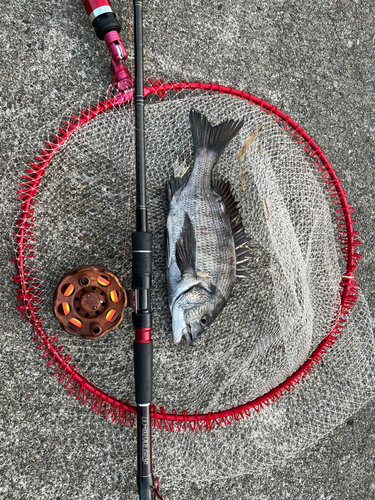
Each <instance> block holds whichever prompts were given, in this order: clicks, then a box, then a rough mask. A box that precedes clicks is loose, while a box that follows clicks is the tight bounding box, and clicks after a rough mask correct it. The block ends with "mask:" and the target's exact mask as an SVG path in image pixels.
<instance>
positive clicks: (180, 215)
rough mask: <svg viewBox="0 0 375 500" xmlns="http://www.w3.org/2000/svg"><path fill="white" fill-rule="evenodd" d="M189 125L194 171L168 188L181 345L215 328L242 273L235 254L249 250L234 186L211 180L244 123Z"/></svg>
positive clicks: (172, 301) (173, 298) (171, 272)
mask: <svg viewBox="0 0 375 500" xmlns="http://www.w3.org/2000/svg"><path fill="white" fill-rule="evenodd" d="M190 122H191V129H192V134H193V139H194V145H195V160H194V167H193V170H192V173H191V175H190V178H189V179H188V178H187V174H185V176H184V177H183V178H180V179H174V180H172V181H171V182H170V183H168V184H167V192H168V194H169V196H168V197H169V201H170V205H169V214H168V219H167V229H166V254H167V278H168V289H169V307H170V311H171V314H172V328H173V341H174V342H175V343H178V342H180V340H181V338H182V337H183V336H184V337H185V339H186V341H187V343H188V345H191V343H192V342H193V340H195V338H196V337H197V335H198V334H199V333H201V332H202V331H203V330H204V329H206V328H207V327H208V326H209V325H211V324H212V322H213V321H214V320H215V318H216V317H217V316H218V314H219V313H220V312H221V310H222V309H223V307H224V306H225V305H226V303H227V302H228V300H229V297H230V295H231V292H232V289H233V285H234V283H235V280H236V274H237V269H238V257H237V255H236V254H238V252H239V251H240V253H241V250H240V247H241V246H242V247H244V246H245V245H244V244H243V243H245V235H244V231H243V227H242V223H241V222H240V220H239V215H238V210H237V209H236V203H234V200H233V197H232V194H231V190H230V187H229V184H228V183H226V182H224V181H215V180H214V179H213V177H212V170H213V167H214V165H215V163H216V162H217V160H218V158H219V156H220V154H221V152H222V150H223V149H224V147H225V146H226V145H227V144H228V142H229V141H230V140H231V139H232V138H233V137H234V136H235V135H236V134H237V132H238V130H239V129H240V128H241V126H242V122H234V121H233V120H230V121H227V122H224V123H222V124H220V125H217V126H216V127H212V126H211V125H210V124H209V122H208V121H207V119H206V118H205V117H203V116H202V115H200V114H199V113H197V112H196V111H192V112H191V113H190ZM220 190H221V191H222V192H220ZM223 192H224V193H223ZM228 204H229V205H231V206H230V207H229V211H228V207H227V205H228ZM231 207H232V208H231ZM230 211H231V215H232V217H231V216H230ZM234 229H237V231H236V232H237V237H235V236H234V234H233V230H234ZM239 241H240V242H242V245H241V244H239ZM236 247H237V248H236ZM246 252H247V250H246V251H245V252H243V251H242V254H243V255H244V253H246ZM243 255H242V256H243Z"/></svg>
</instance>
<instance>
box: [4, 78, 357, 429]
mask: <svg viewBox="0 0 375 500" xmlns="http://www.w3.org/2000/svg"><path fill="white" fill-rule="evenodd" d="M150 84H151V86H150V87H145V96H147V95H157V96H159V97H160V98H161V99H162V98H163V97H164V96H165V95H166V94H167V92H173V91H174V92H176V93H177V92H180V91H182V90H185V89H187V90H191V91H193V90H197V89H198V90H202V91H207V92H219V93H222V94H229V95H231V96H233V97H237V98H240V99H243V100H248V101H249V102H250V103H251V104H252V105H255V106H258V107H259V109H260V110H261V111H263V112H265V113H267V114H268V115H272V116H273V117H274V119H275V121H276V123H279V124H280V125H281V126H283V127H284V130H286V131H288V132H290V134H291V136H292V137H294V138H295V139H296V141H297V143H298V144H300V145H301V147H302V148H303V150H304V151H305V152H306V153H307V154H308V156H309V157H310V158H311V159H312V160H313V164H314V165H315V166H316V167H317V169H318V171H319V172H320V173H321V176H322V178H323V180H324V182H325V184H326V187H327V190H328V193H329V196H330V198H331V200H332V202H333V204H334V205H335V213H336V224H337V228H338V239H339V244H340V246H341V251H342V254H343V257H344V260H345V262H346V270H345V274H344V275H343V277H342V280H341V283H340V294H341V307H340V311H339V315H338V317H337V319H336V321H335V323H334V325H333V326H332V328H331V330H330V331H329V333H328V334H327V336H326V337H325V338H324V340H323V341H322V342H321V343H320V344H319V345H318V347H317V348H316V349H315V351H314V352H313V353H312V354H311V356H310V357H309V359H308V360H307V361H306V362H305V363H304V364H303V365H301V366H300V367H299V368H298V369H297V370H296V371H295V372H294V373H293V375H291V376H290V377H288V378H287V379H286V380H285V381H284V382H282V383H281V384H279V385H278V386H277V387H275V388H274V389H272V390H271V391H269V392H268V393H266V394H264V395H262V396H260V397H258V398H256V399H254V400H252V401H248V402H246V403H244V404H242V405H239V406H236V407H233V408H229V409H227V410H222V411H217V412H214V411H213V412H210V413H205V414H198V413H197V412H194V413H193V414H191V413H190V414H189V413H188V412H187V411H185V410H183V411H182V412H181V413H180V414H179V413H177V411H176V410H173V411H172V412H171V413H167V412H166V411H165V409H164V408H163V407H160V408H159V409H158V410H157V408H156V406H155V405H152V408H151V416H152V419H153V425H154V428H156V427H158V428H159V429H161V428H164V429H165V430H170V431H171V432H173V431H174V430H177V431H178V432H180V431H182V430H184V431H186V430H188V429H191V431H193V432H194V431H195V430H202V429H205V430H210V429H212V428H213V427H214V426H218V427H220V426H222V425H224V426H226V425H231V424H232V423H233V422H235V421H239V420H240V419H244V418H245V417H250V416H251V415H252V414H253V413H254V412H256V413H258V412H259V411H260V410H261V409H262V408H265V407H267V406H269V404H270V403H272V402H274V401H275V400H278V399H280V398H281V397H283V396H284V395H285V394H287V393H288V392H290V391H291V390H292V389H293V388H294V387H296V386H297V385H298V384H299V383H300V382H301V380H303V379H304V378H305V377H306V376H307V375H308V374H309V373H310V372H311V371H312V370H313V369H314V367H315V365H316V364H319V363H320V361H321V359H322V356H323V355H324V354H325V353H326V352H327V351H328V350H329V349H331V348H332V347H333V346H334V344H335V342H336V340H337V339H338V336H339V335H340V333H341V332H342V330H343V329H344V327H345V323H346V322H347V319H348V315H349V314H350V312H351V310H352V309H353V307H354V305H355V304H356V302H357V293H358V287H357V283H356V278H355V274H354V271H355V269H356V268H357V266H358V263H359V261H360V259H361V256H360V255H359V254H358V253H356V251H355V247H356V246H360V245H361V242H360V240H359V233H358V232H357V231H354V229H353V226H354V224H355V223H356V221H355V220H352V214H353V212H354V210H355V209H354V207H353V206H352V205H351V204H350V203H348V201H347V199H346V197H347V193H346V191H345V190H343V188H342V187H341V184H340V181H339V179H338V177H337V176H336V174H335V172H334V170H333V168H332V166H331V164H330V163H329V162H328V160H327V158H326V157H325V155H324V154H323V151H322V150H321V149H320V148H319V146H317V144H316V143H315V142H314V141H313V139H312V138H311V137H310V136H309V135H308V134H307V133H306V132H305V131H304V130H303V129H302V128H301V127H300V126H299V125H298V124H297V123H296V122H294V121H293V120H292V119H291V118H290V117H289V116H287V115H286V114H285V113H283V112H282V111H280V110H279V109H278V108H277V107H276V106H273V105H271V104H269V103H267V102H266V101H264V100H263V99H259V98H257V97H255V96H253V95H251V94H250V93H247V92H245V91H244V90H242V91H240V90H236V89H233V88H232V87H223V86H221V85H219V84H218V83H201V82H194V83H188V82H178V83H175V82H170V83H165V82H164V81H162V82H159V81H158V80H154V81H152V82H151V81H150ZM124 102H125V101H124V100H123V99H118V98H116V97H115V98H111V99H106V100H104V101H102V102H99V103H97V104H96V105H95V106H93V107H87V108H86V109H85V110H81V111H80V113H79V116H76V115H72V118H71V120H70V121H69V122H68V121H67V122H65V124H64V126H63V127H60V128H59V133H58V134H56V135H55V136H54V138H53V140H52V141H51V142H47V145H46V149H45V150H42V152H41V154H40V155H38V156H36V157H35V161H33V162H31V163H30V167H29V168H28V169H27V173H26V174H24V175H23V178H22V181H21V183H20V188H21V189H20V190H19V191H18V195H19V199H20V200H21V213H20V216H19V218H18V219H17V221H16V226H17V228H18V231H17V233H16V235H15V240H16V257H15V258H14V259H12V261H13V262H15V263H16V265H17V268H18V274H17V276H15V277H14V278H13V280H14V281H15V282H16V283H17V284H18V286H19V288H18V289H17V299H18V301H19V302H20V304H19V305H18V306H17V309H18V311H19V312H20V314H21V315H22V316H23V317H24V318H25V319H26V320H27V321H28V322H29V323H30V324H31V325H32V327H33V329H34V336H33V339H34V341H35V342H37V343H38V344H39V345H38V350H40V351H41V352H42V358H43V359H47V367H53V368H54V371H53V375H54V376H56V377H57V380H58V383H59V384H63V387H64V389H66V390H67V391H68V393H69V395H74V396H76V399H77V400H80V401H81V402H82V404H83V405H84V406H85V405H87V404H90V401H91V408H90V409H91V411H92V412H96V413H97V415H100V414H101V413H103V416H104V418H105V419H108V418H110V419H111V420H112V422H117V423H119V424H121V423H122V424H123V425H126V424H127V423H129V424H130V426H131V427H133V425H134V421H135V415H136V413H137V410H136V407H135V406H132V405H131V404H130V403H129V402H128V401H122V400H119V399H116V398H115V397H113V396H110V395H109V394H107V393H105V392H104V391H102V390H101V389H99V388H98V387H96V386H95V385H93V384H91V383H90V382H89V381H88V380H87V379H86V378H85V377H84V376H83V375H81V374H80V373H79V372H78V367H77V366H76V365H75V364H74V363H73V361H72V359H71V357H70V356H69V354H67V353H64V352H63V350H64V347H63V346H62V345H58V342H57V341H58V335H57V334H53V335H48V334H47V333H46V332H45V331H44V329H43V319H42V318H40V317H39V311H40V308H41V306H40V304H41V303H42V301H43V298H42V290H41V289H40V284H39V280H38V278H37V270H36V269H35V268H34V267H32V266H30V265H29V264H28V263H26V262H25V259H30V258H33V257H34V255H33V243H34V241H35V240H34V231H33V228H34V223H35V219H34V206H35V202H36V195H37V192H38V189H39V183H40V181H41V179H42V177H43V175H44V173H45V170H46V168H47V167H48V165H49V163H50V162H51V161H52V159H53V157H54V155H55V154H56V153H57V152H58V151H59V149H60V147H61V146H62V144H63V143H64V142H65V141H67V140H68V139H69V137H70V136H71V135H72V134H73V133H74V132H75V131H76V130H77V129H78V128H80V127H82V126H84V125H85V124H87V123H88V122H90V121H91V120H93V119H94V118H95V117H96V116H98V115H100V114H102V113H105V112H106V111H107V110H111V109H113V108H114V107H117V106H121V105H123V104H124Z"/></svg>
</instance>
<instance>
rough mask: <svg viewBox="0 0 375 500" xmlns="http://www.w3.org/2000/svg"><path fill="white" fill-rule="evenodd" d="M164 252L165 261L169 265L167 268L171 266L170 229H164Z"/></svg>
mask: <svg viewBox="0 0 375 500" xmlns="http://www.w3.org/2000/svg"><path fill="white" fill-rule="evenodd" d="M164 252H165V261H166V263H167V267H168V266H169V233H168V229H167V228H165V229H164Z"/></svg>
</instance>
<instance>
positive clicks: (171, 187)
mask: <svg viewBox="0 0 375 500" xmlns="http://www.w3.org/2000/svg"><path fill="white" fill-rule="evenodd" d="M188 180H189V172H188V171H186V172H185V173H184V175H183V176H182V177H173V179H170V180H169V181H167V182H166V183H165V188H166V195H167V201H168V203H170V202H171V201H172V198H173V196H174V194H175V193H176V191H178V190H179V189H180V188H182V187H185V186H186V184H187V182H188Z"/></svg>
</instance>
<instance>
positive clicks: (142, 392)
mask: <svg viewBox="0 0 375 500" xmlns="http://www.w3.org/2000/svg"><path fill="white" fill-rule="evenodd" d="M133 346H134V377H135V401H136V403H137V404H139V405H145V404H150V403H151V399H152V371H153V370H152V353H153V347H152V341H151V342H147V343H145V344H140V343H138V342H134V344H133Z"/></svg>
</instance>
